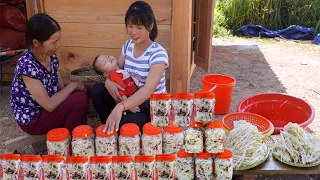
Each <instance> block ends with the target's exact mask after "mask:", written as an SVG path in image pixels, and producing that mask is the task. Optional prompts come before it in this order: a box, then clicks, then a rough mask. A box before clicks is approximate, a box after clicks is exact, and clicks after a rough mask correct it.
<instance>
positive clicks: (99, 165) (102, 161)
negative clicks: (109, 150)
mask: <svg viewBox="0 0 320 180" xmlns="http://www.w3.org/2000/svg"><path fill="white" fill-rule="evenodd" d="M89 171H90V173H89V179H90V180H100V179H103V180H110V179H111V156H91V157H90V165H89Z"/></svg>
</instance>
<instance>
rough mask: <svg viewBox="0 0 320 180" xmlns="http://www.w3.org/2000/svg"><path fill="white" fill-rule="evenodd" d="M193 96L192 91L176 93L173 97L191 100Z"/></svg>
mask: <svg viewBox="0 0 320 180" xmlns="http://www.w3.org/2000/svg"><path fill="white" fill-rule="evenodd" d="M192 98H193V94H192V93H174V94H172V99H182V100H191V99H192Z"/></svg>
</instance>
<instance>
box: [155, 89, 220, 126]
mask: <svg viewBox="0 0 320 180" xmlns="http://www.w3.org/2000/svg"><path fill="white" fill-rule="evenodd" d="M214 106H215V94H214V93H213V92H207V91H198V92H196V93H195V94H192V93H175V94H172V96H171V95H170V94H152V95H151V96H150V109H151V111H150V116H151V122H152V124H153V125H154V126H157V127H165V126H168V125H169V121H170V119H172V120H173V123H174V125H175V126H178V127H184V128H186V127H189V126H190V124H191V121H195V122H200V123H202V124H207V123H209V122H211V121H212V119H213V115H214Z"/></svg>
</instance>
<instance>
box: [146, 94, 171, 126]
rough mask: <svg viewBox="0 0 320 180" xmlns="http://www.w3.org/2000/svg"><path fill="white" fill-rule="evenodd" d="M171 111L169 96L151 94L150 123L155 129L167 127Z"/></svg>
mask: <svg viewBox="0 0 320 180" xmlns="http://www.w3.org/2000/svg"><path fill="white" fill-rule="evenodd" d="M170 110H171V95H170V94H151V96H150V117H151V123H152V125H154V126H157V127H165V126H168V125H169V118H170Z"/></svg>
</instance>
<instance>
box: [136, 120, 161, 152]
mask: <svg viewBox="0 0 320 180" xmlns="http://www.w3.org/2000/svg"><path fill="white" fill-rule="evenodd" d="M142 131H143V134H142V137H141V142H142V155H145V156H155V155H156V154H162V129H161V128H160V127H156V126H153V125H152V124H151V122H149V123H146V124H145V125H144V126H143V129H142Z"/></svg>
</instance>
